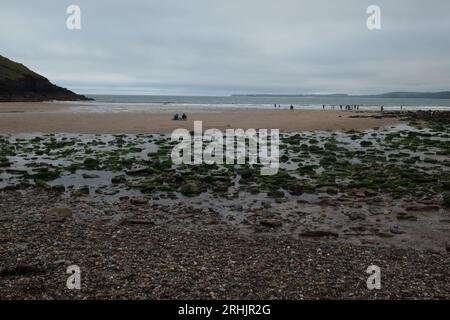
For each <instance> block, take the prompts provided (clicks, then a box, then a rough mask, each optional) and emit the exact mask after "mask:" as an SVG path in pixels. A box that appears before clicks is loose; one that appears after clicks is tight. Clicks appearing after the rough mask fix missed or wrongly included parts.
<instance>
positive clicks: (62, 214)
mask: <svg viewBox="0 0 450 320" xmlns="http://www.w3.org/2000/svg"><path fill="white" fill-rule="evenodd" d="M48 215H49V216H52V217H55V218H59V219H66V218H72V215H73V212H72V209H69V208H53V209H50V210H49V211H48Z"/></svg>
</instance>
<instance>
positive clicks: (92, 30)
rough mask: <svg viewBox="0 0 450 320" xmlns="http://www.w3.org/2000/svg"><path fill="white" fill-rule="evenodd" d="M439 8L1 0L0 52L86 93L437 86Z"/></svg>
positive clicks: (357, 2)
mask: <svg viewBox="0 0 450 320" xmlns="http://www.w3.org/2000/svg"><path fill="white" fill-rule="evenodd" d="M71 4H76V5H79V6H80V7H81V13H82V17H81V20H82V22H81V23H82V25H81V27H82V29H81V30H75V31H74V30H68V29H67V28H66V19H67V17H68V15H67V14H66V8H67V7H68V6H69V5H71ZM371 4H376V5H379V6H380V7H381V10H382V17H381V18H382V29H381V30H379V31H369V30H368V29H367V27H366V20H367V14H366V9H367V7H368V6H369V5H371ZM449 17H450V1H448V0H430V1H423V0H395V1H392V0H370V1H366V0H339V1H336V0H328V1H325V0H271V1H268V0H130V1H123V0H121V1H114V0H108V1H107V0H102V1H98V0H96V1H92V0H72V1H66V0H26V1H25V0H14V1H12V0H0V54H1V55H4V56H6V57H8V58H10V59H13V60H15V61H19V62H21V63H23V64H25V65H26V66H28V67H30V68H31V69H33V70H35V71H36V72H38V73H40V74H42V75H44V76H46V77H47V78H49V79H50V80H51V81H52V82H54V83H56V84H58V85H61V86H64V87H68V88H69V89H72V90H75V91H77V92H79V93H87V94H92V93H106V94H114V93H116V94H187V95H229V94H233V93H337V92H342V93H381V92H386V91H397V90H409V91H427V90H429V91H439V90H450V18H449Z"/></svg>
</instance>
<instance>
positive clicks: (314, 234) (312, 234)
mask: <svg viewBox="0 0 450 320" xmlns="http://www.w3.org/2000/svg"><path fill="white" fill-rule="evenodd" d="M300 236H301V237H305V238H325V237H327V238H328V237H330V238H338V237H339V234H337V233H336V232H333V231H324V230H316V231H305V232H302V233H300Z"/></svg>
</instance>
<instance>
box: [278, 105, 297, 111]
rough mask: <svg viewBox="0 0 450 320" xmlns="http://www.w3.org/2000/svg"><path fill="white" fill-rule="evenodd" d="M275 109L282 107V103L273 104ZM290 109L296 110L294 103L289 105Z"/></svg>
mask: <svg viewBox="0 0 450 320" xmlns="http://www.w3.org/2000/svg"><path fill="white" fill-rule="evenodd" d="M273 106H274V108H275V109H281V104H274V105H273ZM289 109H290V110H294V105H292V104H291V106H290V107H289Z"/></svg>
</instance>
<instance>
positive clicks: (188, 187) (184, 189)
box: [180, 182, 202, 197]
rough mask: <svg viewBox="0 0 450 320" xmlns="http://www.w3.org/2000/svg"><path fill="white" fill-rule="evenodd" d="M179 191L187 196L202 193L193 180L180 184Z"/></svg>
mask: <svg viewBox="0 0 450 320" xmlns="http://www.w3.org/2000/svg"><path fill="white" fill-rule="evenodd" d="M180 192H181V193H182V194H183V195H184V196H187V197H194V196H197V195H199V194H201V193H202V190H201V188H200V186H199V185H198V184H197V183H195V182H190V183H186V184H184V185H182V186H181V188H180Z"/></svg>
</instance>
